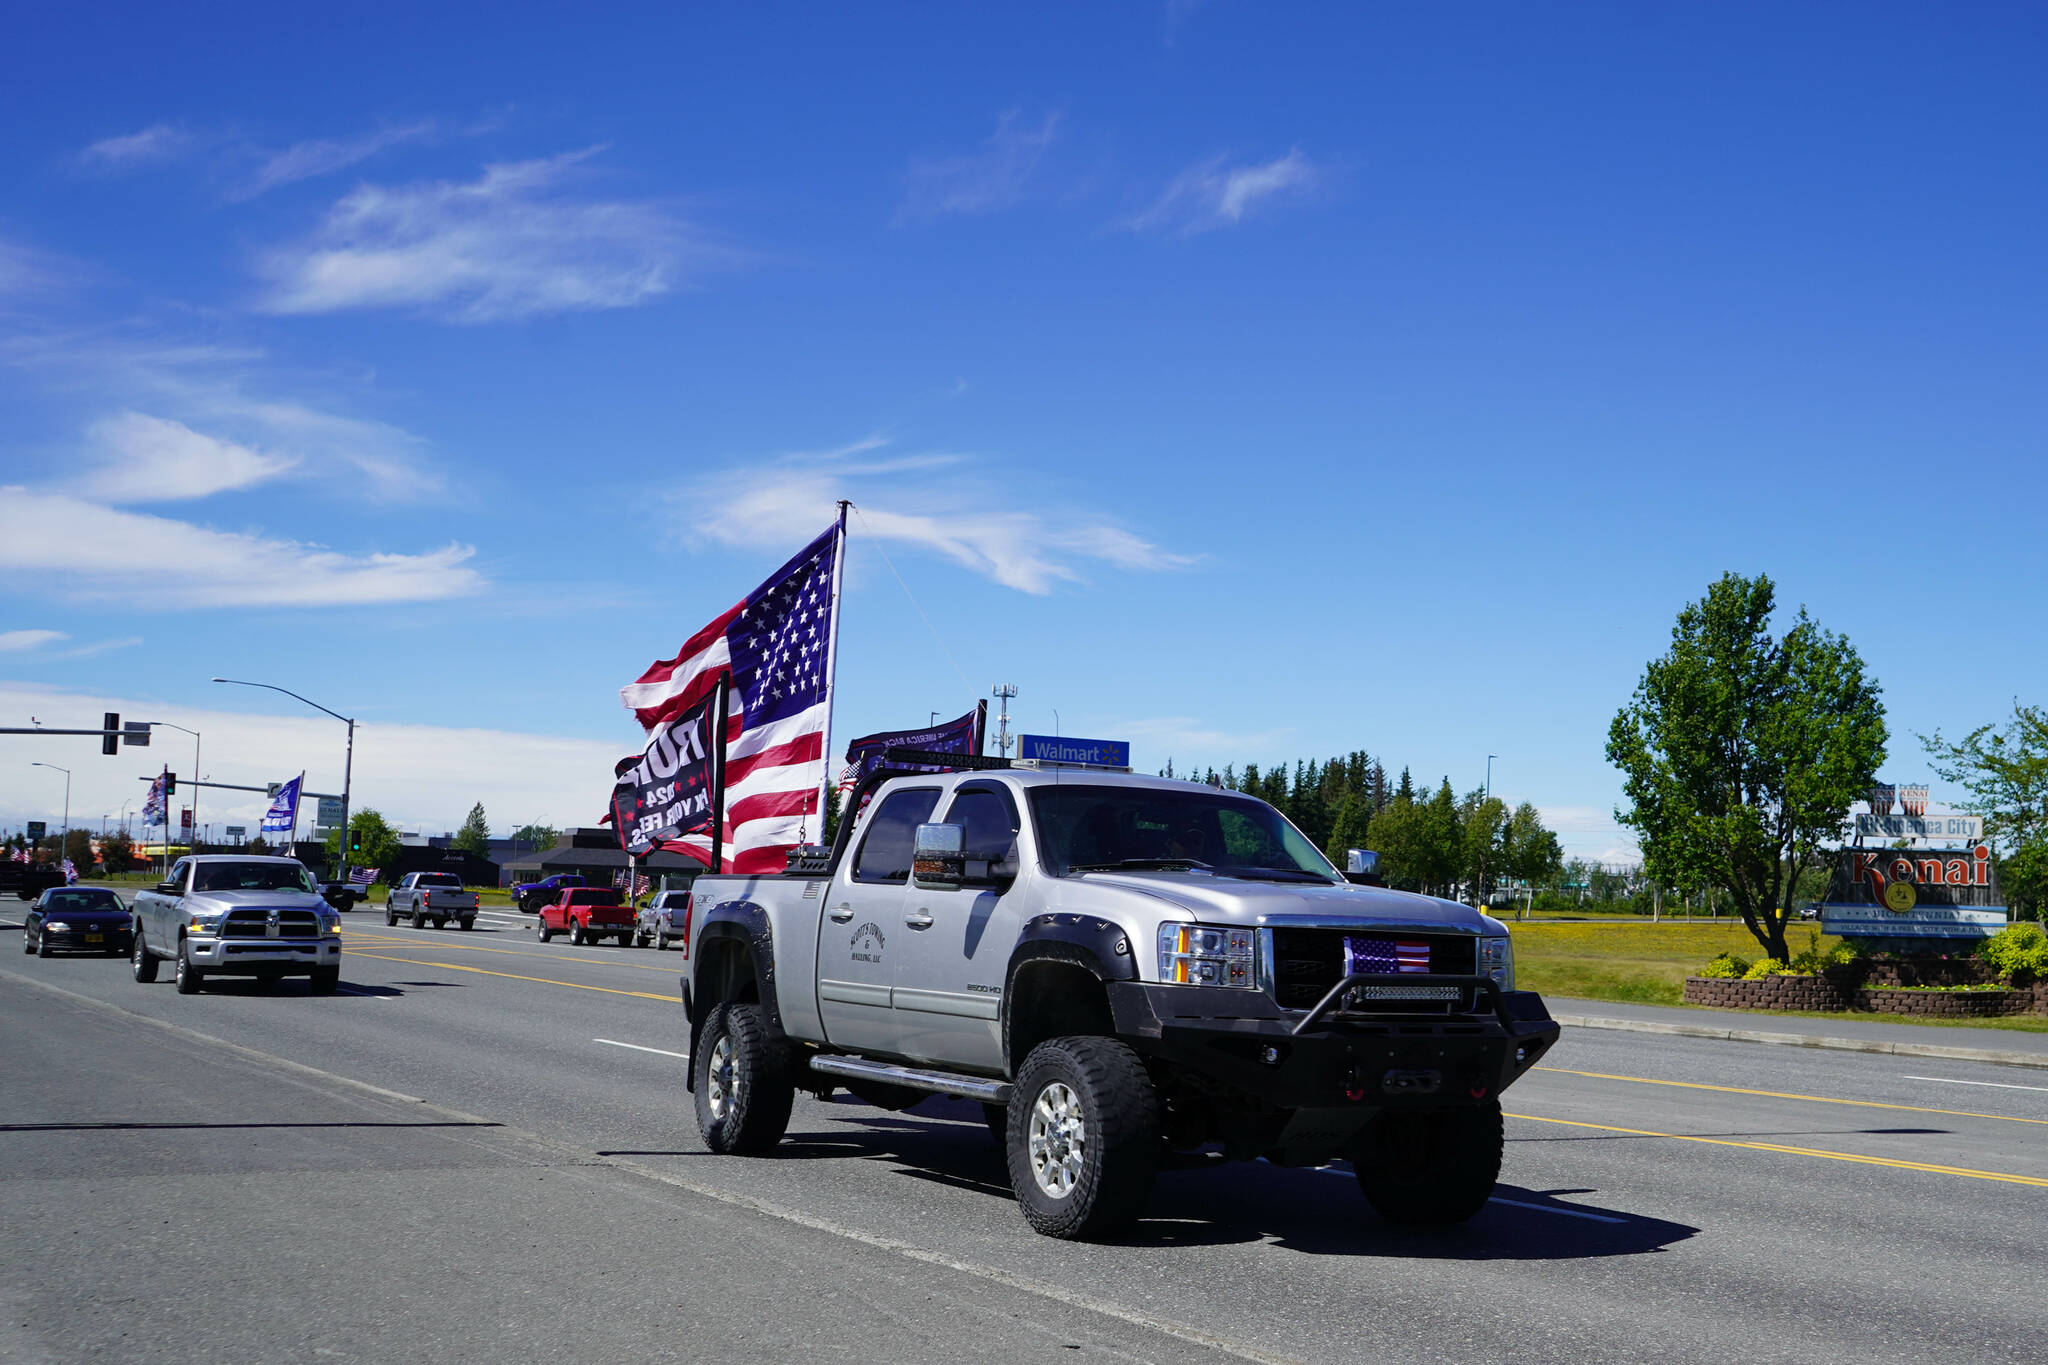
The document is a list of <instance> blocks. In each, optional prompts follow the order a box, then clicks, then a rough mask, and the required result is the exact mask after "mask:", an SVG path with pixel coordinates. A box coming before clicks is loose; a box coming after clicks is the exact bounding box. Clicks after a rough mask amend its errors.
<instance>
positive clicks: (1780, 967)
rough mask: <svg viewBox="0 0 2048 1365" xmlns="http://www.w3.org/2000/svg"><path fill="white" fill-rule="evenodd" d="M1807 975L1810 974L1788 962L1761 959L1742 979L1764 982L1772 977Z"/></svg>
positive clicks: (1753, 963) (1770, 958) (1754, 963)
mask: <svg viewBox="0 0 2048 1365" xmlns="http://www.w3.org/2000/svg"><path fill="white" fill-rule="evenodd" d="M1806 975H1808V973H1806V972H1802V971H1800V970H1798V969H1797V968H1795V967H1793V966H1792V965H1791V964H1790V963H1788V962H1780V961H1778V959H1776V958H1774V957H1760V958H1758V959H1757V960H1756V961H1755V962H1752V963H1751V964H1750V966H1749V970H1748V971H1746V972H1744V973H1743V974H1742V979H1743V980H1744V981H1762V980H1763V979H1764V978H1766V977H1771V976H1806Z"/></svg>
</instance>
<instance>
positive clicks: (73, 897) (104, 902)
mask: <svg viewBox="0 0 2048 1365" xmlns="http://www.w3.org/2000/svg"><path fill="white" fill-rule="evenodd" d="M43 908H44V909H46V910H49V911H51V912H52V913H55V912H56V911H59V910H62V911H63V912H64V913H66V914H69V915H81V914H84V913H85V912H86V911H88V910H125V909H126V908H127V907H126V906H124V905H122V904H121V898H120V897H119V896H117V895H115V894H114V893H113V892H111V891H97V890H94V891H52V892H51V893H50V894H49V897H48V899H46V900H45V901H44V902H43Z"/></svg>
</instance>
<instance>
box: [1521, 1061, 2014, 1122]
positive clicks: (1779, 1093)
mask: <svg viewBox="0 0 2048 1365" xmlns="http://www.w3.org/2000/svg"><path fill="white" fill-rule="evenodd" d="M1529 1069H1530V1070H1531V1071H1551V1072H1555V1073H1556V1074H1558V1075H1560V1076H1586V1077H1589V1078H1591V1079H1593V1080H1596V1081H1634V1082H1635V1083H1636V1084H1638V1085H1671V1086H1677V1087H1679V1088H1680V1089H1683V1090H1717V1091H1719V1092H1721V1093H1722V1094H1724V1095H1761V1096H1763V1097H1764V1098H1766V1099H1773V1100H1806V1101H1807V1102H1809V1103H1811V1104H1853V1105H1856V1106H1857V1107H1859V1108H1862V1109H1899V1110H1903V1111H1905V1112H1906V1113H1909V1114H1947V1115H1949V1116H1950V1117H1952V1118H1959V1119H1998V1120H2000V1121H2002V1122H2005V1123H2038V1124H2041V1125H2042V1126H2044V1127H2048V1119H2023V1118H2016V1117H2014V1116H2013V1115H2011V1114H1980V1113H1977V1112H1976V1111H1975V1110H1972V1109H1930V1108H1928V1107H1927V1106H1926V1105H1922V1104H1885V1103H1884V1102H1882V1101H1880V1100H1845V1099H1838V1098H1836V1097H1835V1096H1833V1095H1795V1094H1793V1093H1791V1092H1789V1091H1785V1090H1745V1089H1744V1088H1743V1087H1741V1086H1739V1085H1706V1084H1703V1083H1701V1082H1699V1081H1665V1080H1659V1079H1657V1078H1656V1077H1655V1076H1611V1075H1609V1074H1607V1073H1606V1072H1604V1071H1573V1070H1572V1069H1571V1068H1570V1067H1563V1066H1534V1067H1530V1068H1529Z"/></svg>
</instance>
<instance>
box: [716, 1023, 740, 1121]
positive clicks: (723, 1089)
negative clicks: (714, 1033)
mask: <svg viewBox="0 0 2048 1365" xmlns="http://www.w3.org/2000/svg"><path fill="white" fill-rule="evenodd" d="M708 1079H709V1080H710V1082H711V1117H712V1118H714V1119H722V1118H724V1117H725V1116H726V1115H727V1114H728V1113H730V1112H731V1111H732V1110H733V1109H734V1108H735V1107H736V1106H737V1105H738V1104H739V1102H740V1074H739V1072H738V1071H737V1070H735V1069H734V1067H733V1064H732V1035H731V1034H730V1033H721V1034H719V1035H718V1041H717V1042H715V1043H713V1044H712V1045H711V1074H710V1076H709V1078H708Z"/></svg>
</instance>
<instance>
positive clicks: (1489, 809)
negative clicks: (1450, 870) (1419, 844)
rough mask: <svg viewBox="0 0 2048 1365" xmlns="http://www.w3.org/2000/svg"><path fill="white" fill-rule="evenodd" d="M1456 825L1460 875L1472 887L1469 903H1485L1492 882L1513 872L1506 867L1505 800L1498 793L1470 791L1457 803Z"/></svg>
mask: <svg viewBox="0 0 2048 1365" xmlns="http://www.w3.org/2000/svg"><path fill="white" fill-rule="evenodd" d="M1458 824H1459V830H1458V836H1459V837H1458V842H1459V844H1460V845H1461V857H1460V858H1459V864H1458V866H1459V875H1460V876H1461V877H1462V878H1463V879H1464V880H1465V881H1466V882H1467V883H1468V884H1469V885H1470V886H1471V888H1472V903H1473V904H1474V905H1484V904H1485V903H1486V895H1487V893H1488V892H1489V891H1491V890H1492V889H1493V885H1494V883H1495V882H1497V881H1499V880H1500V879H1501V878H1502V877H1503V876H1512V875H1513V874H1512V873H1510V872H1509V871H1508V870H1507V868H1506V866H1505V864H1506V862H1507V850H1506V843H1507V828H1508V806H1507V802H1505V801H1503V800H1501V799H1500V798H1499V797H1498V796H1486V795H1484V794H1483V793H1481V792H1473V793H1472V794H1471V795H1469V796H1467V797H1466V798H1465V800H1464V801H1463V802H1462V803H1461V804H1460V807H1459V811H1458Z"/></svg>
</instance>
